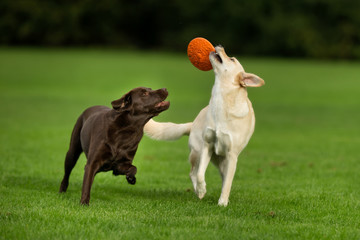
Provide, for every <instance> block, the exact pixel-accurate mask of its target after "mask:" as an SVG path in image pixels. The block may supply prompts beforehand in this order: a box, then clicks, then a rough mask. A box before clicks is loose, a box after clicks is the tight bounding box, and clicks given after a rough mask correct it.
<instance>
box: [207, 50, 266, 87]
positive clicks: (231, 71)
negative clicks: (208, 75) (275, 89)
mask: <svg viewBox="0 0 360 240" xmlns="http://www.w3.org/2000/svg"><path fill="white" fill-rule="evenodd" d="M209 57H210V62H211V65H212V66H213V69H214V72H215V76H216V77H218V78H219V79H221V81H231V82H232V83H233V84H235V85H237V86H239V85H240V86H241V87H261V86H262V85H264V84H265V82H264V80H262V79H261V78H260V77H258V76H256V75H255V74H252V73H246V72H245V70H244V68H243V66H242V65H241V64H240V62H239V61H238V60H237V59H236V58H234V57H228V55H226V53H225V50H224V48H223V47H222V46H216V47H215V52H211V53H210V56H209Z"/></svg>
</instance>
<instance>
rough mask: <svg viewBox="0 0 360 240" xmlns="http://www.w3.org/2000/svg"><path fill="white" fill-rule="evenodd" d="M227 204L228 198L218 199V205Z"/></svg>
mask: <svg viewBox="0 0 360 240" xmlns="http://www.w3.org/2000/svg"><path fill="white" fill-rule="evenodd" d="M228 204H229V200H224V199H219V202H218V205H219V206H220V207H226V206H227V205H228Z"/></svg>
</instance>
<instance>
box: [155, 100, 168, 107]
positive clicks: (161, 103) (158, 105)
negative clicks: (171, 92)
mask: <svg viewBox="0 0 360 240" xmlns="http://www.w3.org/2000/svg"><path fill="white" fill-rule="evenodd" d="M165 105H166V102H165V101H163V102H159V103H158V104H156V105H155V107H163V106H165Z"/></svg>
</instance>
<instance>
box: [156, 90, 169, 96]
mask: <svg viewBox="0 0 360 240" xmlns="http://www.w3.org/2000/svg"><path fill="white" fill-rule="evenodd" d="M157 92H158V93H160V94H161V95H162V96H164V97H167V96H168V94H169V92H168V91H167V89H166V88H160V89H159V90H157Z"/></svg>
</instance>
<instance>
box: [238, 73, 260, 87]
mask: <svg viewBox="0 0 360 240" xmlns="http://www.w3.org/2000/svg"><path fill="white" fill-rule="evenodd" d="M237 81H238V82H239V83H240V86H242V87H261V86H262V85H264V84H265V82H264V80H262V79H261V78H260V77H258V76H256V75H255V74H252V73H246V72H241V73H239V74H238V75H237Z"/></svg>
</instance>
